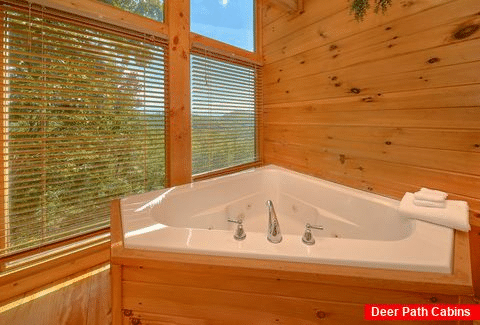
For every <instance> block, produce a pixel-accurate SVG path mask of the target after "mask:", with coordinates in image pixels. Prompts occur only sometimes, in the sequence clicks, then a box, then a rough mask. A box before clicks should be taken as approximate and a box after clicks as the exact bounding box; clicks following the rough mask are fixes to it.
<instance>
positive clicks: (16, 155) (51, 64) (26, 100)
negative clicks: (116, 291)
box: [0, 5, 166, 257]
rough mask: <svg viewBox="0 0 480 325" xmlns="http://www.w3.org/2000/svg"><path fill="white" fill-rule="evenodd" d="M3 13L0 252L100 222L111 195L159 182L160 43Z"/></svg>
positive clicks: (69, 20) (72, 20) (43, 16)
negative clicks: (0, 223) (0, 213)
mask: <svg viewBox="0 0 480 325" xmlns="http://www.w3.org/2000/svg"><path fill="white" fill-rule="evenodd" d="M3 9H4V10H3V11H2V15H3V43H2V51H3V64H2V65H3V66H2V68H3V69H2V70H3V93H2V95H3V106H2V107H3V126H2V127H3V132H2V134H3V155H2V161H3V169H2V173H3V175H2V176H3V180H4V182H3V192H4V195H3V202H2V203H3V211H2V215H1V216H0V222H2V227H0V257H2V256H5V255H10V254H13V253H17V252H20V251H24V250H29V249H32V248H35V247H39V246H42V245H46V244H49V243H53V242H56V241H61V240H65V239H67V238H71V237H76V236H79V235H82V234H85V233H89V232H92V231H96V230H99V229H102V228H106V227H108V225H109V204H110V201H111V200H112V199H113V198H116V197H119V196H121V195H125V194H130V193H137V192H144V191H149V190H153V189H157V188H161V187H163V186H164V181H165V148H164V124H165V122H164V120H165V106H166V105H165V100H164V98H165V91H166V83H165V75H166V71H165V68H166V64H165V59H166V55H165V53H166V51H165V44H163V43H162V41H161V40H157V39H152V38H150V37H148V36H146V35H135V34H134V33H133V32H131V31H129V36H128V37H127V36H124V33H123V31H122V30H121V29H117V28H114V27H112V26H107V25H100V24H99V25H97V27H93V26H92V25H91V23H92V22H91V21H88V20H85V21H83V20H82V19H81V18H79V17H76V16H70V15H66V14H63V13H59V12H56V11H52V12H50V11H48V10H47V9H41V8H36V7H27V8H22V7H20V6H18V7H17V6H15V8H13V7H11V6H8V5H5V6H4V8H3ZM4 228H5V229H4Z"/></svg>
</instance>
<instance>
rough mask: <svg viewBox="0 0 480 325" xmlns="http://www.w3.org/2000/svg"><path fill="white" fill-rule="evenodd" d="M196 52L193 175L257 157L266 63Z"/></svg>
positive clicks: (193, 63)
mask: <svg viewBox="0 0 480 325" xmlns="http://www.w3.org/2000/svg"><path fill="white" fill-rule="evenodd" d="M190 57H191V77H190V78H191V114H192V116H191V121H192V172H193V174H194V175H198V174H202V173H208V172H212V171H216V170H220V169H224V168H229V167H232V166H238V165H242V164H247V163H253V162H257V161H258V126H259V115H260V114H259V109H260V107H261V98H262V96H261V85H262V79H261V74H260V72H261V70H260V67H259V66H258V65H256V64H255V63H249V62H245V61H242V60H239V59H234V58H230V57H226V56H223V55H220V54H216V53H214V52H211V51H208V50H205V49H200V48H194V49H193V50H192V55H191V56H190Z"/></svg>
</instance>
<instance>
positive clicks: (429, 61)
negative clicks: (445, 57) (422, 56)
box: [427, 58, 440, 64]
mask: <svg viewBox="0 0 480 325" xmlns="http://www.w3.org/2000/svg"><path fill="white" fill-rule="evenodd" d="M438 61H440V59H439V58H431V59H429V60H428V61H427V63H430V64H433V63H437V62H438Z"/></svg>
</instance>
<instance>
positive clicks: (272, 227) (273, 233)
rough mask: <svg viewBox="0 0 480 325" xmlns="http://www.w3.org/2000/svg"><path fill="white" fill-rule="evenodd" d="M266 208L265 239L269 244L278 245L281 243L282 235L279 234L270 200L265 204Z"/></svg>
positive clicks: (278, 225) (275, 215)
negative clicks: (266, 226)
mask: <svg viewBox="0 0 480 325" xmlns="http://www.w3.org/2000/svg"><path fill="white" fill-rule="evenodd" d="M266 204H267V207H268V233H267V239H268V241H269V242H271V243H274V244H278V243H279V242H281V241H282V234H281V232H280V224H279V223H278V219H277V214H276V213H275V208H274V207H273V203H272V201H271V200H268V201H267V202H266Z"/></svg>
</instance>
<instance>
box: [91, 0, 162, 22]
mask: <svg viewBox="0 0 480 325" xmlns="http://www.w3.org/2000/svg"><path fill="white" fill-rule="evenodd" d="M99 1H101V2H105V3H108V4H110V5H112V6H114V7H117V8H120V9H123V10H126V11H128V12H131V13H134V14H138V15H140V16H144V17H147V18H151V19H153V20H156V21H159V22H163V19H164V13H165V10H164V2H163V0H99Z"/></svg>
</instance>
